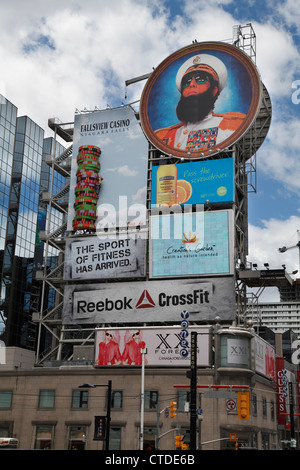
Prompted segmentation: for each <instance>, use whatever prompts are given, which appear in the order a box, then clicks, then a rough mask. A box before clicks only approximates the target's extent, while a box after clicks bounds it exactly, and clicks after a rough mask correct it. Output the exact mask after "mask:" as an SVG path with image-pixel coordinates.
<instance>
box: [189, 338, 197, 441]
mask: <svg viewBox="0 0 300 470" xmlns="http://www.w3.org/2000/svg"><path fill="white" fill-rule="evenodd" d="M196 423H197V333H196V332H195V331H192V332H191V392H190V450H196V433H197V430H196Z"/></svg>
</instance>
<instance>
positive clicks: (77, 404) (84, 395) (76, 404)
mask: <svg viewBox="0 0 300 470" xmlns="http://www.w3.org/2000/svg"><path fill="white" fill-rule="evenodd" d="M88 397H89V392H88V390H73V393H72V408H87V407H88Z"/></svg>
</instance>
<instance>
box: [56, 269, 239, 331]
mask: <svg viewBox="0 0 300 470" xmlns="http://www.w3.org/2000/svg"><path fill="white" fill-rule="evenodd" d="M183 308H184V309H186V310H188V311H189V313H190V320H191V321H212V320H214V319H215V318H216V317H217V316H219V317H220V318H221V319H222V320H233V319H234V318H235V286H234V277H233V276H230V277H224V278H212V279H205V280H199V279H198V280H193V279H181V280H180V281H179V280H178V279H175V280H172V281H169V280H165V281H137V282H119V283H115V282H110V283H101V284H78V285H66V286H65V291H64V308H63V323H64V324H88V323H90V324H94V323H103V324H107V323H135V324H139V323H145V322H177V321H178V318H179V317H178V315H180V312H181V310H182V309H183Z"/></svg>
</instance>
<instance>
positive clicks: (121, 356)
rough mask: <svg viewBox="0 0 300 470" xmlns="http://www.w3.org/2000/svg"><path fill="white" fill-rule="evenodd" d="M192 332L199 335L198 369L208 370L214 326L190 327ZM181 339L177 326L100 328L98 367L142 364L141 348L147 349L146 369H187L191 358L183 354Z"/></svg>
mask: <svg viewBox="0 0 300 470" xmlns="http://www.w3.org/2000/svg"><path fill="white" fill-rule="evenodd" d="M179 318H180V316H179ZM179 318H178V320H179ZM190 329H191V331H195V332H196V333H197V334H198V335H199V340H198V342H197V366H198V367H209V366H210V365H211V359H212V358H211V351H212V350H211V335H212V330H211V327H199V326H191V327H190ZM181 340H182V336H181V329H180V328H176V327H162V328H157V327H153V328H151V327H146V328H140V329H138V328H135V329H133V328H131V329H125V328H119V329H112V328H107V329H97V330H96V338H95V366H99V367H103V366H137V365H141V364H142V355H141V349H144V348H146V349H147V354H146V355H145V365H147V366H167V367H172V366H175V367H178V366H185V367H187V366H189V364H190V360H191V359H190V355H189V354H188V355H187V356H185V357H184V356H182V355H181V354H180V350H181V346H180V341H181ZM188 350H189V349H188Z"/></svg>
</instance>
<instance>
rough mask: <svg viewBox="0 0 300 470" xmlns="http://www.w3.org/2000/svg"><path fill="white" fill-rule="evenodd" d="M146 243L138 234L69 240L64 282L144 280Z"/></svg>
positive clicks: (67, 242)
mask: <svg viewBox="0 0 300 470" xmlns="http://www.w3.org/2000/svg"><path fill="white" fill-rule="evenodd" d="M145 258H146V240H144V239H141V238H139V236H138V235H137V234H130V235H115V236H114V237H113V236H109V237H106V236H105V235H102V236H99V237H95V236H92V237H90V236H86V237H81V238H77V237H76V238H72V237H70V238H68V239H67V241H66V256H65V264H64V279H65V280H72V279H109V278H117V277H118V278H123V277H144V276H145Z"/></svg>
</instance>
